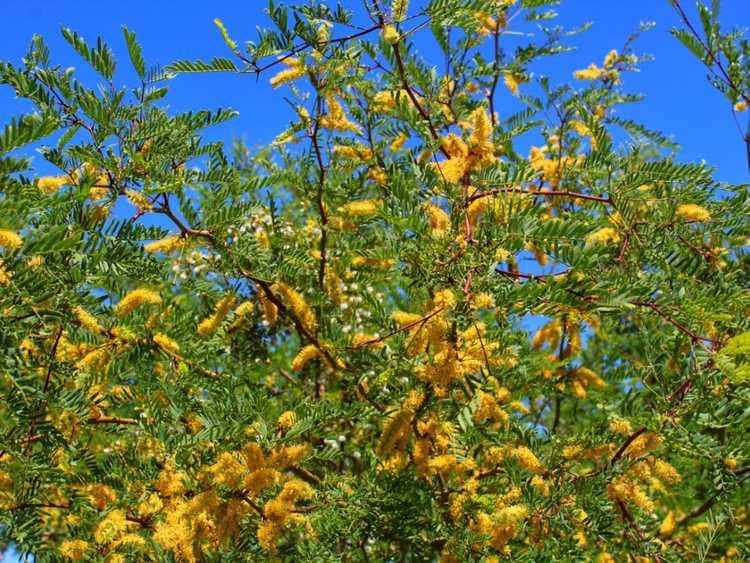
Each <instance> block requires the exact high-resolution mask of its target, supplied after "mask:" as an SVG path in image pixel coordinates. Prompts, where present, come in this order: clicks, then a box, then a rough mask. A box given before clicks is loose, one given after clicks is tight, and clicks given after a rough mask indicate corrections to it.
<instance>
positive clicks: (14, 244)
mask: <svg viewBox="0 0 750 563" xmlns="http://www.w3.org/2000/svg"><path fill="white" fill-rule="evenodd" d="M21 244H23V239H22V238H21V237H20V236H18V234H17V233H16V232H14V231H11V230H9V229H0V248H4V249H6V250H15V249H16V248H18V247H19V246H21Z"/></svg>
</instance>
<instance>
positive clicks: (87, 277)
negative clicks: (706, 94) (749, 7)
mask: <svg viewBox="0 0 750 563" xmlns="http://www.w3.org/2000/svg"><path fill="white" fill-rule="evenodd" d="M555 4H556V2H554V1H552V0H524V1H523V2H520V3H519V2H515V1H513V0H500V1H496V0H471V1H466V0H430V1H429V2H426V4H425V5H424V7H423V8H415V7H413V6H412V7H409V6H408V2H406V1H405V0H394V2H393V3H392V5H391V6H387V7H385V6H383V7H381V6H379V3H378V2H377V1H376V2H373V3H372V5H371V6H370V7H369V11H368V13H367V14H364V15H362V14H361V15H360V16H364V17H367V18H369V23H365V25H361V21H359V19H361V18H359V19H358V16H357V14H354V13H350V12H349V11H347V10H346V9H344V8H343V7H342V6H338V7H329V6H326V5H324V4H322V3H320V2H312V3H309V4H305V5H297V6H292V7H287V6H281V5H277V4H276V3H275V2H273V1H271V2H270V3H269V5H268V8H267V12H268V15H269V17H270V18H271V20H272V21H273V23H274V29H273V30H261V31H260V32H259V37H258V39H257V41H255V42H252V41H249V42H246V43H244V44H242V43H240V42H238V41H237V40H236V39H235V38H234V37H233V34H232V30H231V29H230V28H231V26H229V27H227V26H225V24H224V23H222V22H221V21H219V20H217V21H216V22H215V23H216V25H217V27H218V28H219V32H220V33H221V35H222V37H223V39H224V42H225V43H226V45H227V48H228V49H229V50H230V52H231V54H230V55H229V57H228V58H224V57H217V58H214V59H212V60H211V62H208V63H206V62H200V61H197V62H196V61H178V62H175V63H174V64H173V65H171V66H170V67H169V68H167V69H160V68H158V67H152V66H148V65H147V63H146V61H145V59H144V56H143V53H142V50H141V48H140V46H139V44H138V42H137V40H136V37H135V34H134V33H133V32H131V31H130V30H128V29H127V28H123V33H124V36H125V40H126V44H127V50H128V56H129V59H130V62H131V63H132V66H133V69H134V70H135V74H136V75H137V77H138V82H139V83H138V84H137V85H136V86H135V87H133V88H124V87H122V86H119V85H118V84H117V83H116V82H115V76H116V72H117V61H116V59H115V56H114V54H113V53H112V51H111V50H110V48H109V47H108V46H107V45H106V44H105V43H104V41H103V40H102V39H97V42H96V46H95V47H92V46H90V45H89V44H88V43H87V42H86V40H85V39H84V38H82V37H81V36H79V35H78V34H76V33H75V32H73V31H70V30H67V29H64V30H63V35H64V37H65V38H66V40H67V41H68V42H69V43H70V44H71V46H72V47H73V48H74V49H75V51H76V52H77V53H78V54H79V55H80V56H81V57H82V59H83V60H84V61H86V63H87V64H89V65H90V66H91V67H92V68H93V69H94V70H95V71H96V73H97V74H98V75H99V77H100V83H99V84H98V85H97V87H96V88H91V87H90V86H87V85H86V84H84V83H82V82H80V81H79V80H78V79H77V78H76V74H75V72H74V71H73V70H72V69H63V68H61V67H59V66H56V65H54V64H53V63H52V62H51V59H50V54H49V52H48V50H47V48H46V46H45V44H44V42H43V40H42V39H41V38H39V37H34V38H33V40H32V43H31V46H30V48H29V51H28V53H27V55H26V57H25V58H24V59H23V61H22V63H21V65H19V66H16V65H14V64H12V63H7V62H6V63H2V65H1V66H0V82H2V83H3V84H6V85H8V86H9V87H11V88H12V89H13V90H14V91H15V93H16V94H17V95H18V96H19V97H21V98H25V99H27V100H29V101H30V102H32V103H33V104H34V105H35V107H36V108H37V111H36V113H33V114H30V115H27V116H23V117H18V118H15V119H12V120H11V121H10V123H9V124H8V125H7V126H6V127H5V128H4V129H3V133H2V135H1V136H0V191H1V192H2V196H3V197H2V198H1V199H0V252H1V254H0V256H1V262H0V311H2V315H0V376H1V378H0V381H1V383H0V388H1V389H2V394H3V399H4V401H3V406H2V410H0V508H1V509H2V510H1V511H0V530H1V531H0V535H1V536H2V540H3V541H6V542H7V541H14V542H15V543H16V545H17V547H18V549H19V550H20V551H22V552H26V553H33V554H34V556H35V557H36V558H37V560H39V561H47V560H50V561H56V560H64V559H67V560H87V561H108V562H116V561H126V560H127V561H131V560H133V561H161V560H164V561H204V560H205V561H219V560H231V561H234V560H238V561H244V560H247V561H256V560H265V559H273V558H278V559H280V560H289V561H392V560H396V559H399V560H404V561H435V560H438V559H439V560H441V561H445V562H451V561H472V560H475V561H497V560H499V559H500V558H503V559H505V558H511V559H513V560H518V561H550V560H558V561H568V560H570V561H573V560H575V561H580V560H589V561H591V560H596V561H600V562H608V561H626V560H627V561H682V560H693V559H707V558H722V557H723V558H725V560H732V559H735V560H738V559H744V558H747V557H748V556H749V555H750V543H749V542H748V539H747V538H748V534H747V532H748V519H747V518H748V515H747V505H748V500H749V497H748V493H747V487H746V485H745V484H744V483H745V481H746V479H747V476H748V475H750V470H749V469H748V465H747V463H748V458H750V449H749V446H748V442H747V439H746V437H747V432H748V425H749V424H750V404H749V403H750V363H749V362H750V322H748V320H747V319H748V314H747V312H748V309H749V308H750V293H749V292H748V283H749V282H750V279H749V278H748V272H750V263H749V260H748V253H747V251H746V245H747V241H748V237H749V236H750V223H749V222H748V217H749V216H750V215H749V214H748V211H749V210H750V199H749V196H748V192H747V189H746V188H747V186H728V185H720V184H718V183H717V182H716V181H715V180H714V179H713V177H712V170H711V169H709V168H707V166H706V165H705V164H693V163H682V162H679V161H678V160H677V159H676V154H675V152H674V151H675V149H676V147H675V146H674V145H673V144H671V143H670V142H669V140H668V139H666V138H665V137H664V136H663V135H662V134H660V133H658V132H654V131H651V130H650V129H649V128H648V127H646V126H644V125H642V124H639V123H635V122H633V121H630V120H628V119H627V117H625V116H624V115H622V113H621V107H622V106H623V105H624V104H627V103H632V102H635V101H638V100H639V99H640V98H639V97H638V96H634V95H632V94H628V93H627V92H626V91H625V90H624V86H623V78H624V76H626V74H627V72H629V71H632V70H635V69H637V67H638V64H639V61H640V60H641V59H640V58H639V57H638V56H637V55H636V54H635V52H634V51H633V44H634V40H635V38H636V36H633V37H631V38H629V39H628V40H627V41H626V42H625V45H624V47H623V48H621V49H620V50H619V51H614V50H613V51H611V52H610V53H607V54H604V53H602V54H601V55H599V54H597V56H596V57H595V58H596V59H597V62H595V63H592V64H591V66H589V67H588V68H585V69H580V70H577V71H575V73H574V74H573V79H572V80H571V82H570V83H568V84H554V83H553V82H552V81H551V80H550V79H549V78H547V77H544V76H537V75H536V74H535V73H534V68H535V67H534V65H535V64H536V63H537V61H538V60H539V59H540V57H548V56H554V55H556V54H558V53H560V52H562V51H564V50H566V49H568V48H569V47H568V46H567V41H568V39H569V38H570V37H571V36H573V35H574V34H575V33H576V32H578V31H581V30H575V31H567V30H565V29H562V28H561V27H558V26H552V24H551V23H550V22H551V20H553V19H554V17H555V12H554V11H553V10H552V9H551V6H553V5H555ZM531 31H533V37H531V39H530V36H531ZM428 36H429V38H431V40H433V41H435V43H436V45H437V46H438V48H439V50H440V52H441V53H442V56H443V59H444V60H442V61H440V64H438V63H436V62H434V61H433V62H430V61H428V60H425V59H423V58H422V57H421V56H420V55H418V53H417V49H416V46H415V42H417V41H426V40H428ZM682 37H683V39H684V36H682ZM602 59H603V62H599V61H601V60H602ZM571 70H573V69H571ZM207 71H224V72H239V73H248V74H255V75H262V76H263V77H266V76H267V74H268V73H269V72H274V73H275V74H274V75H273V77H271V78H270V81H271V84H272V85H273V86H274V87H276V88H279V89H280V90H279V91H280V92H283V95H285V96H286V97H287V99H288V100H289V102H290V105H291V107H292V110H293V111H292V115H293V117H292V119H291V121H290V123H289V124H288V127H287V128H286V130H285V131H283V132H282V133H281V134H280V135H279V136H278V138H277V139H276V140H275V141H274V143H272V144H271V145H270V146H268V147H264V148H262V149H261V150H258V151H250V150H249V149H248V148H247V147H245V146H243V145H242V144H241V143H236V144H235V146H234V147H233V148H232V150H229V151H228V150H226V148H225V147H224V146H223V144H222V143H216V142H207V141H206V140H205V139H204V137H203V131H204V130H205V129H206V128H208V127H211V126H213V125H216V124H219V123H222V122H225V121H226V120H229V119H231V118H232V117H234V115H235V113H234V112H233V111H231V110H229V109H224V108H221V109H217V110H214V111H206V110H203V111H197V112H188V113H181V114H175V113H173V112H170V111H168V110H167V106H166V105H164V104H165V102H163V99H164V98H165V96H166V95H167V94H168V83H169V81H170V80H173V79H175V78H176V76H177V75H179V73H184V72H207ZM210 80H211V78H210V76H207V77H206V81H207V84H209V85H210ZM744 80H746V78H745V79H744ZM282 89H283V90H282ZM745 92H746V91H745ZM514 107H515V108H517V111H515V112H513V111H510V110H506V109H505V108H514ZM42 139H44V142H45V143H49V144H45V145H43V146H40V147H39V149H38V150H39V153H40V154H41V156H42V158H43V160H44V161H45V162H44V163H41V164H40V165H39V166H38V167H32V164H36V163H34V162H32V159H31V158H30V157H29V155H28V153H27V152H25V150H24V148H28V146H29V144H30V143H39V141H40V140H42ZM32 146H33V145H32ZM19 149H20V150H19ZM52 168H54V169H56V172H55V173H54V174H52V175H42V174H49V170H50V169H52ZM532 327H537V328H538V330H532V329H531V328H532ZM530 332H533V333H534V334H530Z"/></svg>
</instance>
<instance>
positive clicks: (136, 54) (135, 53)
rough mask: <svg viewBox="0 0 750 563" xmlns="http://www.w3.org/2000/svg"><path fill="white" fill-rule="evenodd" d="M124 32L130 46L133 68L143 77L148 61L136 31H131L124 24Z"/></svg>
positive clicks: (129, 52)
mask: <svg viewBox="0 0 750 563" xmlns="http://www.w3.org/2000/svg"><path fill="white" fill-rule="evenodd" d="M122 33H123V35H124V36H125V43H126V44H127V46H128V55H130V62H131V63H132V64H133V68H134V69H135V72H136V73H137V74H138V77H139V78H141V79H143V77H144V76H145V75H146V63H145V62H144V61H143V54H142V52H141V46H140V45H139V44H138V42H137V41H136V38H135V33H133V32H132V31H130V30H129V29H128V28H127V27H125V26H124V25H123V26H122Z"/></svg>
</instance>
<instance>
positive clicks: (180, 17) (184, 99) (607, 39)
mask: <svg viewBox="0 0 750 563" xmlns="http://www.w3.org/2000/svg"><path fill="white" fill-rule="evenodd" d="M688 3H689V0H688ZM351 4H352V7H353V8H355V7H356V8H359V7H360V6H361V2H360V0H356V1H352V2H351ZM420 4H422V2H419V1H418V0H412V6H413V7H417V6H418V5H420ZM722 4H723V15H722V21H723V22H724V25H725V26H727V27H731V26H740V27H742V26H750V10H748V0H723V2H722ZM265 5H266V2H265V1H259V0H217V1H213V2H207V1H205V0H181V1H179V2H178V1H169V0H127V1H117V2H114V1H112V0H3V15H4V17H3V18H2V19H0V60H4V61H11V62H14V63H18V62H20V58H21V57H22V56H23V54H24V52H25V50H26V47H27V45H28V42H29V40H30V38H31V36H32V35H33V34H34V33H37V34H40V35H42V36H43V37H45V39H46V40H47V42H48V44H49V46H50V48H51V50H52V58H53V60H54V61H56V62H59V63H60V64H62V65H64V66H70V65H72V66H76V67H78V68H81V69H82V70H84V67H85V64H84V63H83V62H82V61H81V60H80V59H79V58H78V57H77V55H75V53H74V52H73V51H72V49H71V48H70V47H69V46H68V45H67V43H65V41H64V40H63V39H62V36H61V34H60V27H61V26H63V25H64V26H67V27H70V28H72V29H73V30H75V31H78V32H79V33H80V34H82V35H83V36H84V37H85V38H86V39H87V40H89V41H90V42H93V41H94V40H95V38H96V36H97V35H101V36H103V38H104V39H105V40H106V41H107V42H108V43H109V44H110V45H111V46H112V47H113V49H114V50H115V53H116V55H117V56H118V59H119V61H120V62H121V65H120V68H121V69H127V68H128V63H127V55H126V50H125V44H124V40H123V37H122V33H121V30H120V25H122V24H126V25H127V26H128V27H129V28H130V29H131V30H132V31H134V32H136V34H137V35H138V39H139V41H140V42H141V44H142V45H143V51H144V56H145V57H146V61H147V63H159V64H162V65H166V64H168V63H170V62H172V61H173V60H176V59H197V58H203V59H210V58H211V57H213V56H217V55H219V56H227V49H226V47H225V45H224V43H223V41H222V39H221V36H220V35H219V33H218V32H217V30H216V28H215V27H214V26H213V24H212V20H213V19H214V18H216V17H219V18H221V19H222V20H223V21H224V23H225V24H226V26H227V28H228V29H229V30H230V32H231V34H232V36H233V37H234V38H235V39H237V40H246V39H252V38H254V37H255V27H256V26H257V25H261V26H264V25H267V20H266V18H265V16H264V14H263V7H264V6H265ZM558 11H559V12H560V18H559V21H560V23H562V24H564V25H565V26H568V27H575V26H578V25H581V24H583V23H585V22H587V21H592V22H593V26H592V28H591V29H590V30H589V31H587V32H585V33H584V34H582V35H579V36H576V37H574V38H573V39H572V41H571V44H572V45H577V46H578V50H577V51H575V52H573V53H568V54H565V55H562V56H559V57H556V58H555V59H554V60H553V61H551V62H550V63H548V64H544V65H543V67H542V70H543V72H545V73H548V74H550V75H551V76H552V78H553V79H554V80H556V81H558V82H562V81H567V80H569V78H570V76H571V72H572V71H573V70H575V69H578V68H583V67H585V66H587V65H588V64H589V63H590V62H597V63H600V62H601V60H602V58H603V56H604V54H606V52H607V51H609V50H610V49H612V48H618V47H620V46H621V45H622V43H623V42H624V40H625V38H626V37H627V36H628V35H629V34H630V33H631V32H633V31H634V30H635V29H637V27H638V24H639V22H641V21H651V20H653V21H655V22H656V27H655V28H654V29H653V30H651V31H650V32H648V33H647V34H646V35H644V36H643V37H642V38H641V40H640V41H639V42H638V43H637V45H636V50H637V51H638V52H642V53H648V54H651V55H653V56H654V57H655V60H654V61H653V62H649V63H645V64H644V65H643V67H642V72H640V73H638V74H629V75H627V76H626V77H625V86H626V89H627V90H628V91H630V92H634V93H641V94H644V95H645V96H646V100H645V101H644V102H642V103H640V104H638V105H635V106H631V107H629V108H628V109H627V110H626V113H625V114H624V115H625V116H626V117H629V118H631V119H635V120H638V121H640V122H642V123H644V124H646V125H648V126H649V127H651V128H653V129H658V130H661V131H662V132H664V133H666V134H667V135H670V136H672V137H673V138H674V140H675V141H676V142H677V143H679V144H680V145H681V146H682V152H681V153H680V158H681V159H683V160H690V161H695V160H701V159H705V160H706V162H708V163H709V164H710V165H713V166H716V167H717V174H716V176H717V178H718V179H720V180H722V181H726V182H731V183H743V182H747V181H748V179H749V178H750V175H748V172H747V166H746V162H745V152H744V145H743V143H742V141H741V138H740V136H739V133H738V131H737V128H736V125H735V123H734V120H733V118H732V114H731V111H730V106H729V103H728V102H727V101H726V100H724V98H723V97H722V96H721V95H720V94H719V93H718V92H716V91H715V90H714V89H713V88H712V87H711V86H710V85H709V84H708V83H707V81H706V80H705V71H704V69H703V67H702V66H701V64H700V63H699V62H698V61H697V60H695V59H694V58H693V57H692V55H690V54H689V53H688V52H687V51H686V50H685V49H684V48H683V47H682V46H681V45H680V44H678V42H677V41H676V40H675V39H674V38H673V37H672V36H671V35H670V34H669V29H670V27H672V26H673V25H675V24H676V23H677V22H676V16H675V14H674V13H673V11H672V9H671V7H670V6H669V4H668V1H667V0H565V1H563V3H562V5H561V6H560V7H559V8H558ZM423 48H424V49H425V51H424V54H425V55H426V56H428V57H429V56H430V55H431V54H433V52H431V51H430V49H429V48H428V47H423ZM434 60H435V62H436V63H438V62H439V59H437V58H436V59H434ZM119 76H120V78H121V79H122V80H124V81H127V80H129V79H132V75H131V74H129V71H126V72H124V73H122V74H120V75H119ZM268 78H269V76H265V77H262V78H261V79H260V80H259V81H257V82H256V80H255V78H254V77H253V76H250V75H244V76H237V75H228V74H214V75H188V76H185V75H183V76H179V77H178V78H177V79H175V80H173V81H172V82H171V84H170V87H171V92H170V95H169V96H168V98H167V102H168V103H169V105H170V106H171V107H172V108H173V109H174V110H175V111H185V110H197V109H203V108H215V107H217V106H222V107H232V108H234V109H236V110H238V111H239V112H240V117H239V118H237V119H235V120H233V121H231V122H229V123H227V124H224V125H222V126H221V127H219V128H217V129H215V130H213V131H212V132H211V133H210V135H211V137H213V138H220V139H225V140H227V141H229V140H231V138H232V137H233V136H238V137H243V138H244V139H245V140H246V142H247V143H248V144H249V145H251V146H252V145H259V144H264V143H267V142H269V141H270V140H271V139H273V138H274V137H275V136H276V135H277V134H278V133H279V132H280V131H281V130H282V129H283V128H284V125H285V123H286V122H287V120H288V119H289V109H288V106H287V105H286V104H285V103H284V101H283V100H282V97H281V96H280V95H279V92H276V91H274V90H272V89H271V87H270V86H269V85H268ZM130 84H134V82H130ZM504 100H505V101H506V102H507V103H508V104H512V103H513V102H512V101H509V99H508V98H504ZM30 109H31V108H29V107H28V105H27V104H26V103H25V102H21V101H18V100H15V99H14V96H13V93H12V92H11V90H10V89H9V88H0V115H2V119H1V120H0V121H1V122H2V123H7V122H8V121H9V119H10V116H11V115H14V114H17V113H19V112H25V111H29V110H30ZM511 109H513V108H509V107H507V106H506V107H504V106H503V103H500V104H499V106H498V110H499V111H500V112H501V113H505V114H507V113H508V112H509V111H511ZM504 110H507V111H504ZM5 557H6V559H5V560H6V561H14V560H16V558H15V556H14V555H13V554H12V553H11V554H5Z"/></svg>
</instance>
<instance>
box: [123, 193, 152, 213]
mask: <svg viewBox="0 0 750 563" xmlns="http://www.w3.org/2000/svg"><path fill="white" fill-rule="evenodd" d="M125 196H126V197H127V198H128V201H129V202H130V203H131V204H133V206H134V207H137V208H138V210H139V211H151V210H152V209H153V208H154V206H153V204H152V203H151V200H149V199H148V197H146V196H145V195H144V194H143V193H141V192H139V191H136V190H125Z"/></svg>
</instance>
